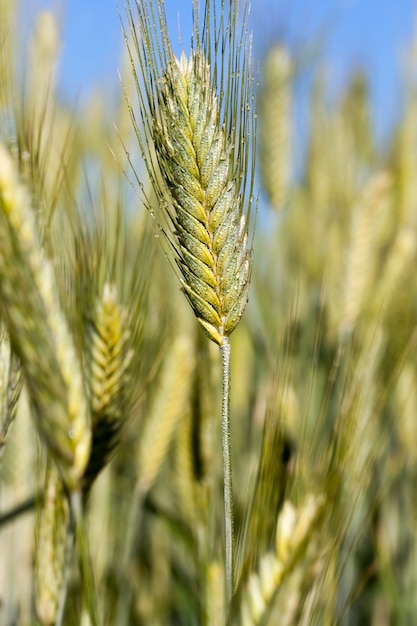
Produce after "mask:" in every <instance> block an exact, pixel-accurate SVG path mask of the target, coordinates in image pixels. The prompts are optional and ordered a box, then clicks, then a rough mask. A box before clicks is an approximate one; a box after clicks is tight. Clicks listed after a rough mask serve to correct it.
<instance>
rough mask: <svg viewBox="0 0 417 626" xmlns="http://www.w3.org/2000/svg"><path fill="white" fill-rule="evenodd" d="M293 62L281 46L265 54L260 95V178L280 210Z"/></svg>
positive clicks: (288, 152)
mask: <svg viewBox="0 0 417 626" xmlns="http://www.w3.org/2000/svg"><path fill="white" fill-rule="evenodd" d="M291 76H292V62H291V58H290V56H289V54H288V52H287V50H285V48H283V47H282V46H280V45H275V46H273V47H272V48H271V49H270V50H269V51H268V53H267V55H266V58H265V61H264V68H263V88H262V91H261V95H260V109H259V115H260V135H259V138H260V165H261V177H262V182H263V185H264V188H265V190H266V193H267V195H268V197H269V201H270V203H271V205H272V206H273V207H274V208H275V209H279V208H281V207H282V206H283V205H284V204H285V201H286V198H287V188H288V180H289V173H290V159H291V134H292V120H291V110H292V93H291Z"/></svg>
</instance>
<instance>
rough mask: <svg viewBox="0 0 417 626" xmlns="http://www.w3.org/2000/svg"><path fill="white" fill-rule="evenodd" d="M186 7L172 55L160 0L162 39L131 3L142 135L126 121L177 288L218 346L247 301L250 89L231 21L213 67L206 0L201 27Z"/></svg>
mask: <svg viewBox="0 0 417 626" xmlns="http://www.w3.org/2000/svg"><path fill="white" fill-rule="evenodd" d="M235 5H236V3H235V2H234V1H233V0H232V1H231V2H230V8H229V10H230V19H234V20H236V15H237V13H236V12H237V8H236V6H235ZM193 6H194V21H195V33H194V44H193V46H192V50H191V53H190V55H189V58H188V59H187V58H186V56H185V54H184V53H183V54H182V55H181V58H180V59H178V58H177V57H176V56H175V55H174V53H173V52H172V49H171V44H170V41H169V38H168V34H167V27H166V23H165V15H164V13H163V3H162V2H159V1H158V2H157V9H158V16H159V28H160V30H161V32H162V43H159V42H158V35H157V34H155V30H156V28H157V27H156V26H155V19H156V15H155V13H156V9H155V7H154V5H153V3H152V2H151V3H150V8H148V7H147V6H146V3H144V4H143V6H142V5H140V6H139V5H137V12H138V18H139V26H140V33H141V43H139V40H138V37H137V36H136V35H135V33H136V26H135V23H134V20H133V16H132V14H131V13H130V30H131V33H132V35H133V38H134V41H135V46H136V49H137V52H138V56H139V64H140V67H141V70H142V73H143V80H144V82H145V89H143V88H142V86H141V84H140V82H139V80H138V81H137V87H138V94H139V98H140V100H141V109H142V111H141V114H142V119H143V123H144V125H145V134H146V138H145V139H143V136H142V134H141V131H140V130H139V128H138V126H137V124H136V121H135V120H134V122H135V128H136V132H137V135H138V139H139V142H140V144H141V147H142V152H143V155H144V158H145V163H146V164H147V166H148V173H149V175H150V178H151V180H152V182H153V186H154V191H155V194H156V197H157V199H158V202H159V205H160V207H162V209H163V213H164V217H165V218H166V220H167V222H168V228H167V229H164V232H165V234H166V235H167V237H168V240H169V242H170V244H171V247H172V250H173V252H174V256H175V261H176V264H177V266H178V268H179V272H180V280H181V283H182V286H183V289H184V293H185V295H186V296H187V299H188V301H189V303H190V305H191V307H192V309H193V311H194V313H195V315H196V317H197V319H198V321H199V322H200V324H201V326H202V327H203V328H204V330H205V332H206V333H207V335H208V336H209V337H210V339H212V340H213V341H214V342H216V343H217V344H218V345H220V346H221V345H222V344H223V343H224V341H225V338H226V337H228V336H229V335H230V333H231V332H232V331H233V330H234V328H235V327H236V325H237V324H238V322H239V320H240V318H241V315H242V313H243V311H244V309H245V306H246V302H247V299H248V289H249V280H250V273H251V259H252V247H251V246H250V245H248V225H249V219H248V214H249V212H250V203H251V194H252V185H253V171H252V169H253V168H252V166H251V158H252V159H253V158H254V151H255V150H254V144H253V142H254V133H253V132H252V131H253V126H254V121H253V118H254V111H253V102H252V98H253V93H252V87H251V84H252V83H251V77H250V73H249V67H250V58H249V52H248V50H247V49H246V47H245V44H244V42H242V41H239V42H237V41H235V39H237V34H236V31H237V30H238V29H237V27H236V24H233V25H230V27H231V32H232V33H233V34H232V36H231V38H232V41H233V45H232V48H231V49H230V50H229V52H228V53H227V52H223V58H222V62H221V63H222V65H221V68H220V67H217V59H216V58H215V53H214V52H213V53H210V49H209V44H208V43H207V40H206V39H205V37H206V38H208V33H207V32H206V31H207V29H208V28H209V26H208V25H207V26H206V23H207V24H208V22H209V21H210V8H209V3H208V2H207V3H206V14H205V20H204V27H203V33H200V29H199V24H200V20H199V14H198V7H197V3H196V2H194V4H193ZM214 32H215V38H216V41H215V43H214V48H215V49H216V50H217V47H219V46H220V41H218V38H219V35H218V34H217V29H216V30H215V31H214ZM224 36H225V34H224ZM225 38H226V37H225ZM222 43H223V44H225V42H224V41H223V42H222ZM158 54H159V55H160V58H159V59H158V58H157V55H158ZM232 55H235V56H236V58H233V57H232ZM229 57H230V58H229ZM210 60H212V63H210ZM132 63H134V60H133V56H132ZM227 63H228V64H229V65H227ZM223 75H225V77H226V78H225V80H226V79H227V82H226V91H225V93H224V94H223V93H221V94H220V96H218V95H217V87H219V89H220V90H221V91H222V90H223V86H222V85H221V84H220V85H218V86H217V85H216V79H217V78H218V76H223ZM220 82H221V80H220ZM144 93H145V94H146V95H143V94H144ZM252 165H253V164H252ZM245 204H246V206H247V207H248V210H247V211H244V205H245Z"/></svg>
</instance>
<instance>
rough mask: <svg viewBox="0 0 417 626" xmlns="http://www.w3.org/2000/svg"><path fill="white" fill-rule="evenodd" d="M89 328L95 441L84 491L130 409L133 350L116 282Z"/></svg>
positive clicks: (107, 287)
mask: <svg viewBox="0 0 417 626" xmlns="http://www.w3.org/2000/svg"><path fill="white" fill-rule="evenodd" d="M89 331H90V332H89V337H88V340H87V347H88V350H89V359H88V365H87V367H88V376H87V380H88V386H89V403H90V411H91V422H92V442H91V455H90V458H89V461H88V465H87V468H86V470H85V474H84V476H83V489H84V491H85V492H87V491H88V490H89V488H90V487H91V485H92V483H93V481H94V480H95V478H96V477H97V475H98V474H99V472H100V471H101V470H102V469H103V467H104V466H105V465H106V464H107V463H108V461H109V457H110V456H111V454H112V452H113V451H114V449H115V448H116V446H117V444H118V442H119V438H120V433H121V429H122V427H123V424H124V423H125V419H126V415H127V411H128V405H127V397H126V386H127V384H128V382H129V375H128V368H129V364H130V362H131V358H132V351H130V350H129V349H128V341H129V333H128V331H127V328H126V315H125V313H124V311H123V310H122V309H121V307H120V306H119V305H118V302H117V290H116V287H115V285H112V284H109V283H106V284H105V286H104V290H103V296H102V298H101V300H100V301H99V302H98V303H97V306H96V310H95V314H94V316H93V318H92V320H91V325H90V329H89Z"/></svg>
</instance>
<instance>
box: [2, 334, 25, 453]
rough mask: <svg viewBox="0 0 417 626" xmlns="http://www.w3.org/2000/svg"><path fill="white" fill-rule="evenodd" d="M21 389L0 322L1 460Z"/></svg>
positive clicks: (16, 364)
mask: <svg viewBox="0 0 417 626" xmlns="http://www.w3.org/2000/svg"><path fill="white" fill-rule="evenodd" d="M21 388H22V377H21V372H20V367H19V364H18V362H17V359H16V357H15V356H14V354H13V352H12V349H11V346H10V340H9V336H8V334H7V331H6V330H5V329H4V328H3V325H2V323H1V322H0V459H1V458H2V456H3V453H4V446H5V445H6V437H7V434H8V431H9V428H10V426H11V424H12V423H13V421H14V418H15V415H16V408H17V401H18V399H19V396H20V391H21Z"/></svg>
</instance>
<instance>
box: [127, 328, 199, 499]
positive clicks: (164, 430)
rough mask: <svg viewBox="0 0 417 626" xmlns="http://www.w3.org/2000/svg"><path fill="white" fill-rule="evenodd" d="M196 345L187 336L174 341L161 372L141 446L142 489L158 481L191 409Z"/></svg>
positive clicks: (140, 472) (140, 471) (140, 476)
mask: <svg viewBox="0 0 417 626" xmlns="http://www.w3.org/2000/svg"><path fill="white" fill-rule="evenodd" d="M193 371H194V353H193V344H192V342H191V341H190V340H189V339H188V338H187V337H186V336H179V337H178V338H177V339H176V340H175V342H174V343H173V345H172V347H171V349H170V351H169V353H168V355H167V358H166V361H165V363H164V366H163V371H162V374H161V382H160V389H159V391H158V392H157V395H156V397H155V401H154V404H153V406H152V408H151V412H150V415H149V416H148V418H147V423H146V425H145V430H144V433H143V435H142V438H141V441H140V447H139V457H138V463H139V483H140V488H141V491H142V492H147V491H148V490H149V489H150V488H151V487H152V485H153V484H154V482H155V480H156V478H157V476H158V474H159V471H160V469H161V466H162V463H163V461H164V460H165V456H166V454H167V451H168V447H169V445H170V443H171V441H172V438H173V436H174V434H175V431H176V429H177V427H178V425H179V423H180V421H181V420H182V419H183V418H184V417H185V416H186V415H187V412H188V411H189V402H190V390H191V382H192V374H193Z"/></svg>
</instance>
